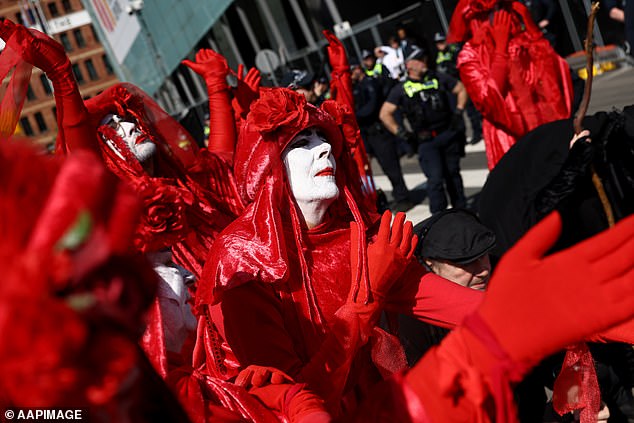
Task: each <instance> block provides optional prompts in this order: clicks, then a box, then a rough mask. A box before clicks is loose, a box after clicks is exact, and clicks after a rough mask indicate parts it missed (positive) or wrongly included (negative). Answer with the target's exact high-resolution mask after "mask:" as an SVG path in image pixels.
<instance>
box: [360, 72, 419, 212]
mask: <svg viewBox="0 0 634 423" xmlns="http://www.w3.org/2000/svg"><path fill="white" fill-rule="evenodd" d="M350 70H351V77H352V94H353V96H354V109H355V116H356V118H357V122H358V123H359V128H360V129H361V137H362V138H363V140H364V141H365V144H366V150H367V151H368V153H370V154H371V155H373V156H374V157H376V159H377V161H378V162H379V165H380V166H381V169H383V172H384V173H385V175H386V176H387V177H388V179H389V180H390V183H391V184H392V197H393V198H394V201H393V202H392V204H390V205H389V208H390V209H391V210H392V211H406V210H409V209H411V208H412V207H414V204H413V203H412V202H411V201H410V199H409V191H408V189H407V186H406V185H405V180H404V179H403V172H402V170H401V163H400V161H399V157H398V152H397V151H396V144H395V140H394V139H393V138H394V137H393V135H392V134H390V133H389V132H387V130H386V129H385V128H384V127H383V125H382V124H381V122H380V121H379V110H380V109H381V105H382V104H383V95H382V94H381V88H380V85H379V83H378V81H377V80H376V79H375V78H372V77H370V76H368V75H367V73H366V72H364V70H363V69H362V68H361V66H359V64H358V63H356V64H354V63H353V64H352V65H351V66H350Z"/></svg>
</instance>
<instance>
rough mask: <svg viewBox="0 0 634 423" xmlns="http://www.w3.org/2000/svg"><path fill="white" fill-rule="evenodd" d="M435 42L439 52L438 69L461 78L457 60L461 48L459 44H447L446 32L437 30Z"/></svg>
mask: <svg viewBox="0 0 634 423" xmlns="http://www.w3.org/2000/svg"><path fill="white" fill-rule="evenodd" d="M434 43H435V44H436V49H437V50H438V53H437V54H436V70H438V71H440V72H444V73H446V74H449V75H451V76H453V77H454V78H459V75H458V69H457V68H456V60H457V59H458V52H459V51H460V48H459V47H458V45H457V44H447V40H446V37H445V34H442V33H440V32H437V33H435V34H434Z"/></svg>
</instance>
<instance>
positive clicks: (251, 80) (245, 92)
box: [232, 64, 262, 119]
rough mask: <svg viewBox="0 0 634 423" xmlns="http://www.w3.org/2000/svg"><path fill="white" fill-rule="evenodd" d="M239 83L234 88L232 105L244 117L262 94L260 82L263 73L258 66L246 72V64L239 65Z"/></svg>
mask: <svg viewBox="0 0 634 423" xmlns="http://www.w3.org/2000/svg"><path fill="white" fill-rule="evenodd" d="M236 76H237V78H238V85H237V87H236V88H235V89H234V90H233V101H232V106H233V108H234V110H236V111H237V113H238V114H239V115H240V116H241V117H242V118H243V119H244V118H246V115H247V113H248V112H249V107H251V103H253V102H254V101H255V100H256V99H257V98H258V97H259V95H260V82H261V81H262V75H260V71H259V70H258V69H257V68H251V69H249V71H248V72H247V73H246V75H245V74H244V65H243V64H239V65H238V72H237V75H236Z"/></svg>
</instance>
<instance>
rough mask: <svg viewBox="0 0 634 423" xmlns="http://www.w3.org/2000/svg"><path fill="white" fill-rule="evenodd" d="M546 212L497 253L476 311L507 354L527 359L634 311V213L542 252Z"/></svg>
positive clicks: (548, 238)
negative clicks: (572, 242) (498, 257)
mask: <svg viewBox="0 0 634 423" xmlns="http://www.w3.org/2000/svg"><path fill="white" fill-rule="evenodd" d="M561 225H562V224H561V217H560V216H559V214H558V213H556V212H555V213H551V214H550V215H548V216H547V217H546V218H544V219H543V220H542V221H541V222H540V223H539V224H537V225H536V226H535V227H534V228H532V229H531V230H530V231H529V232H528V233H527V234H526V235H525V236H524V237H523V238H522V239H520V241H519V242H518V243H517V244H516V245H515V246H514V247H513V248H512V249H511V250H510V251H509V252H508V253H507V254H506V255H505V256H504V257H503V258H502V260H501V262H500V264H499V265H498V267H497V269H496V271H495V273H494V274H493V277H492V279H491V283H490V285H489V291H488V292H487V295H486V297H485V299H484V302H483V304H482V306H481V308H480V309H479V310H478V313H479V314H480V316H481V317H482V318H483V320H484V321H486V322H487V324H488V325H489V327H490V329H491V331H492V332H493V333H494V334H495V336H496V338H497V339H498V342H499V343H500V345H501V346H502V347H503V348H504V349H505V350H506V352H507V353H508V354H509V356H510V357H511V358H513V359H514V360H515V361H517V362H523V363H526V364H529V365H532V364H535V363H536V362H537V361H538V360H540V359H541V358H543V357H545V356H547V355H549V354H551V353H553V352H555V351H557V350H559V349H561V348H563V347H564V346H566V345H569V344H572V343H574V342H577V341H580V340H582V339H584V338H586V337H588V336H589V335H591V334H594V333H597V332H600V331H602V330H605V329H607V328H610V327H612V326H614V325H616V324H619V323H621V322H623V321H625V320H627V319H629V318H632V317H633V316H634V216H630V217H629V218H627V219H624V220H622V221H621V222H619V223H618V224H617V225H616V226H615V227H613V228H611V229H608V230H606V231H604V232H602V233H600V234H598V235H596V236H594V237H592V238H589V239H587V240H585V241H583V242H581V243H579V244H577V245H574V246H572V247H570V248H568V249H566V250H563V251H560V252H557V253H554V254H551V255H545V254H546V252H547V251H548V250H549V249H550V248H551V247H552V246H553V244H554V243H555V241H556V240H557V238H558V237H559V234H560V232H561Z"/></svg>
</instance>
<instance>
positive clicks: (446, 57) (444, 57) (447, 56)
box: [436, 51, 453, 65]
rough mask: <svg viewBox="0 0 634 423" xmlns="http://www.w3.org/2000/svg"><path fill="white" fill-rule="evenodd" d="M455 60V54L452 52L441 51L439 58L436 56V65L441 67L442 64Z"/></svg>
mask: <svg viewBox="0 0 634 423" xmlns="http://www.w3.org/2000/svg"><path fill="white" fill-rule="evenodd" d="M452 59H453V54H452V53H451V52H450V51H439V52H438V56H436V64H437V65H440V64H441V63H445V62H451V60H452Z"/></svg>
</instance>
